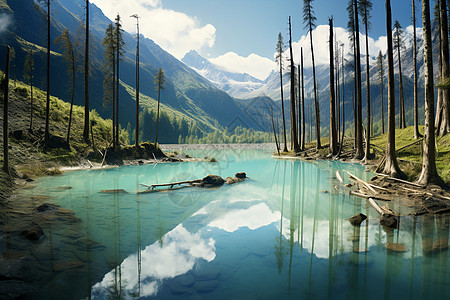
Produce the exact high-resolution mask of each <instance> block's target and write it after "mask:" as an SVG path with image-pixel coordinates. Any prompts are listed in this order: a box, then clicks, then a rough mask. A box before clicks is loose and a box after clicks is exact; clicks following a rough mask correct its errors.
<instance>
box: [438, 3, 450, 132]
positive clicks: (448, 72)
mask: <svg viewBox="0 0 450 300" xmlns="http://www.w3.org/2000/svg"><path fill="white" fill-rule="evenodd" d="M439 14H440V20H441V24H442V26H441V28H440V35H441V40H442V49H441V50H440V52H441V53H442V79H443V78H448V77H449V76H450V68H449V53H448V51H449V46H448V19H447V1H446V0H441V1H440V9H439ZM442 96H443V97H442V104H443V108H444V113H443V118H444V120H445V121H444V124H445V126H442V127H441V132H440V134H439V135H440V136H444V135H446V134H447V133H449V132H450V104H449V100H450V99H449V91H448V89H444V90H443V91H442Z"/></svg>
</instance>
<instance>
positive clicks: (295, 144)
mask: <svg viewBox="0 0 450 300" xmlns="http://www.w3.org/2000/svg"><path fill="white" fill-rule="evenodd" d="M289 52H290V55H291V60H290V65H291V69H290V70H291V72H290V73H291V74H290V75H291V99H290V100H291V137H292V145H293V150H294V151H295V152H299V151H300V146H299V144H298V136H297V121H296V112H295V105H296V104H295V102H296V100H295V67H294V57H293V54H292V34H291V17H289Z"/></svg>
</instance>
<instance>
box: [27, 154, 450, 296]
mask: <svg viewBox="0 0 450 300" xmlns="http://www.w3.org/2000/svg"><path fill="white" fill-rule="evenodd" d="M189 154H191V155H193V156H199V157H203V156H209V157H211V156H212V157H215V158H216V159H217V161H218V162H216V163H205V162H187V163H171V164H157V165H143V166H126V167H120V168H114V169H109V170H91V171H89V170H87V171H76V172H71V173H67V174H65V175H63V176H58V177H47V178H41V179H39V180H38V182H37V187H36V188H34V189H30V190H26V191H23V193H24V194H25V195H26V196H33V195H35V196H36V195H48V196H51V197H52V198H50V200H47V202H50V203H56V204H59V205H60V206H62V207H64V208H67V209H70V210H73V211H74V212H75V216H76V217H77V218H79V219H81V220H79V221H77V219H76V218H71V219H69V220H66V219H65V218H64V217H59V219H60V220H56V224H59V225H57V226H56V225H54V224H55V223H48V224H47V225H44V231H45V233H46V235H45V237H44V238H43V239H41V240H40V241H39V242H37V243H35V244H33V245H32V246H31V249H29V251H30V254H31V256H32V257H33V258H34V260H33V261H34V263H35V264H36V265H37V266H41V267H40V268H41V270H40V271H39V272H40V277H38V278H40V280H38V283H39V288H40V293H39V295H38V296H39V298H42V299H63V298H64V299H117V298H124V299H134V298H143V299H299V298H300V299H324V298H332V299H397V298H398V299H405V298H407V299H430V298H442V299H445V298H448V295H449V289H450V274H448V271H447V270H448V269H449V264H450V260H449V259H448V258H449V252H448V251H447V248H448V238H449V218H448V217H447V216H435V217H434V216H428V217H411V216H405V217H402V219H401V222H400V227H399V230H389V229H384V228H382V227H381V226H380V225H379V221H378V214H377V213H376V212H375V211H374V210H373V209H372V208H371V207H370V206H369V205H368V204H367V202H366V200H364V199H361V198H357V197H353V196H350V195H349V194H348V192H344V187H343V185H342V184H340V183H339V181H337V179H336V177H335V176H336V175H335V173H336V170H339V171H340V174H341V176H342V177H343V178H344V180H345V183H348V182H349V181H348V180H346V179H345V178H347V174H346V173H344V170H347V171H349V172H351V173H353V174H355V175H357V176H358V177H360V178H362V179H366V180H368V179H369V178H370V177H371V176H372V175H373V174H370V173H367V172H364V168H363V167H362V166H360V165H357V164H344V163H339V162H329V161H320V162H301V161H293V160H276V159H272V158H271V153H270V151H267V150H239V149H233V150H216V151H206V152H205V151H190V152H189ZM239 171H244V172H246V173H247V176H248V177H249V179H248V180H246V181H245V182H242V183H237V184H234V185H226V186H223V187H220V188H217V189H200V188H185V189H178V190H173V191H169V192H158V193H149V194H138V193H137V191H144V190H145V189H146V188H145V187H144V186H142V185H141V184H155V183H168V182H175V181H180V180H187V179H195V178H202V177H203V176H205V175H207V174H216V175H220V176H222V177H227V176H234V174H235V173H236V172H239ZM64 187H72V188H71V189H65V188H64ZM111 189H117V190H118V189H123V191H121V192H120V193H119V192H118V193H112V194H107V193H101V190H111ZM388 205H390V207H391V208H393V209H394V210H395V211H399V210H400V213H403V212H405V213H406V212H407V208H404V207H398V206H395V205H394V204H388ZM360 212H361V213H364V214H366V215H367V216H368V219H367V220H366V221H364V222H363V223H362V225H361V227H353V226H351V225H350V223H349V221H348V218H349V217H351V216H353V215H355V214H357V213H360ZM58 222H59V223H58ZM51 224H53V225H51ZM386 243H394V244H397V243H398V244H402V245H404V246H405V247H406V249H405V251H403V252H394V251H391V250H387V249H386V247H385V245H386ZM46 266H51V268H50V269H49V267H46ZM38 268H39V267H38Z"/></svg>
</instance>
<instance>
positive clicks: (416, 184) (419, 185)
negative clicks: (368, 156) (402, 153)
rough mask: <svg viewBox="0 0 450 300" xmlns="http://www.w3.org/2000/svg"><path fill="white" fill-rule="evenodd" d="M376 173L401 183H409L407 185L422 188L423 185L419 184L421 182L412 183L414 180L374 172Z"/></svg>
mask: <svg viewBox="0 0 450 300" xmlns="http://www.w3.org/2000/svg"><path fill="white" fill-rule="evenodd" d="M376 174H377V175H380V176H383V177H386V178H387V179H390V180H394V181H398V182H401V183H404V184H409V185H412V186H416V187H420V188H424V187H425V186H424V185H421V184H418V183H414V182H410V181H407V180H403V179H399V178H395V177H391V176H389V175H386V174H382V173H376Z"/></svg>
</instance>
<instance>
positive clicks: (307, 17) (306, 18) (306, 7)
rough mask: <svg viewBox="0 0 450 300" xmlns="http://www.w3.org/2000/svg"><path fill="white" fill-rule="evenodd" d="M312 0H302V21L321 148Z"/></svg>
mask: <svg viewBox="0 0 450 300" xmlns="http://www.w3.org/2000/svg"><path fill="white" fill-rule="evenodd" d="M312 2H313V0H303V23H304V24H305V28H307V29H308V30H309V37H310V45H311V59H312V70H313V83H314V104H315V108H316V139H317V140H316V148H317V149H320V148H322V146H321V144H320V112H319V99H318V90H317V82H316V65H315V62H314V45H313V33H312V30H313V28H315V27H316V24H315V22H316V20H317V19H316V17H315V16H314V10H313V7H312Z"/></svg>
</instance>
